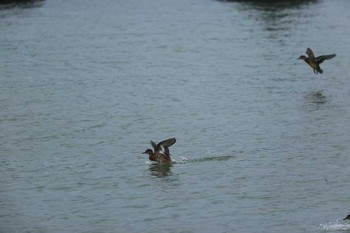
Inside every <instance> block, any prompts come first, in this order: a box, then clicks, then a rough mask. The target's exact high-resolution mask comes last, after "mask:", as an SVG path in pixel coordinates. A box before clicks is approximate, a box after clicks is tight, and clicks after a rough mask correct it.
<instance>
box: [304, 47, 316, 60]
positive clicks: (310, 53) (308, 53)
mask: <svg viewBox="0 0 350 233" xmlns="http://www.w3.org/2000/svg"><path fill="white" fill-rule="evenodd" d="M306 54H307V55H308V56H309V58H315V55H314V53H313V52H312V50H311V49H310V48H307V49H306Z"/></svg>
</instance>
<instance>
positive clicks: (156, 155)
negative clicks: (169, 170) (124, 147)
mask: <svg viewBox="0 0 350 233" xmlns="http://www.w3.org/2000/svg"><path fill="white" fill-rule="evenodd" d="M175 142H176V139H175V138H169V139H166V140H164V141H161V142H160V143H158V144H156V143H155V142H153V141H152V140H151V145H152V147H153V149H154V152H153V150H152V149H147V150H146V151H145V152H143V153H142V154H148V158H149V160H151V161H156V162H158V163H166V162H171V158H170V153H169V147H170V146H172V145H173V144H175Z"/></svg>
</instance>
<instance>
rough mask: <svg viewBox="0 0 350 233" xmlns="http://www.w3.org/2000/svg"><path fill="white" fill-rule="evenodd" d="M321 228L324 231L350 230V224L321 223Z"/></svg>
mask: <svg viewBox="0 0 350 233" xmlns="http://www.w3.org/2000/svg"><path fill="white" fill-rule="evenodd" d="M319 229H320V230H322V231H348V230H350V224H348V223H341V222H334V223H325V224H320V226H319Z"/></svg>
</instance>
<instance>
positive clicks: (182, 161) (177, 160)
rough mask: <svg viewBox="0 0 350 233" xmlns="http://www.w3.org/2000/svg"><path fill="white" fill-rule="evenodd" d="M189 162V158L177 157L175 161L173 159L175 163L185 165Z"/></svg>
mask: <svg viewBox="0 0 350 233" xmlns="http://www.w3.org/2000/svg"><path fill="white" fill-rule="evenodd" d="M187 160H188V158H186V157H184V156H177V157H176V158H175V159H172V161H173V162H174V163H185V162H186V161H187Z"/></svg>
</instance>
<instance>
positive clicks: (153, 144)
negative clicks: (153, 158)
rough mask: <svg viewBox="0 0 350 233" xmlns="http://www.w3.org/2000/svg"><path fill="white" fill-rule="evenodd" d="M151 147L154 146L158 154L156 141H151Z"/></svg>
mask: <svg viewBox="0 0 350 233" xmlns="http://www.w3.org/2000/svg"><path fill="white" fill-rule="evenodd" d="M151 145H152V147H153V149H154V152H156V150H157V143H155V142H154V141H152V140H151Z"/></svg>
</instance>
